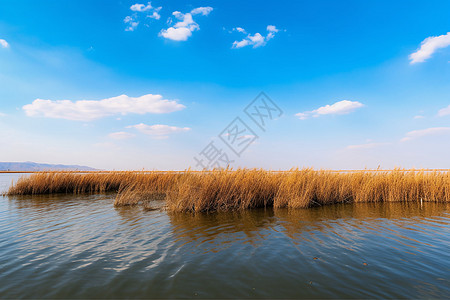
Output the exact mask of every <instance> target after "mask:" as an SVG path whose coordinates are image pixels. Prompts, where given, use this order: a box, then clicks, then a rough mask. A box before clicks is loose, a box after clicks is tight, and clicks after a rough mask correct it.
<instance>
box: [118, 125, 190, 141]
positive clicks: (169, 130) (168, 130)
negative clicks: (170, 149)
mask: <svg viewBox="0 0 450 300" xmlns="http://www.w3.org/2000/svg"><path fill="white" fill-rule="evenodd" d="M127 128H135V129H137V130H138V131H139V132H141V133H143V134H147V135H150V136H152V137H153V138H155V139H166V138H168V137H169V135H170V134H174V133H180V132H187V131H189V130H191V128H189V127H176V126H169V125H162V124H156V125H146V124H144V123H141V124H137V125H131V126H127Z"/></svg>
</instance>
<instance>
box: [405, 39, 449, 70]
mask: <svg viewBox="0 0 450 300" xmlns="http://www.w3.org/2000/svg"><path fill="white" fill-rule="evenodd" d="M448 46H450V32H447V34H444V35H440V36H430V37H428V38H426V39H424V40H423V41H422V43H421V44H420V48H419V50H417V51H416V52H414V53H412V54H411V55H410V56H409V59H410V60H411V62H410V63H411V64H415V63H420V62H424V61H425V60H427V59H428V58H430V57H431V55H433V53H434V52H436V50H438V49H441V48H446V47H448Z"/></svg>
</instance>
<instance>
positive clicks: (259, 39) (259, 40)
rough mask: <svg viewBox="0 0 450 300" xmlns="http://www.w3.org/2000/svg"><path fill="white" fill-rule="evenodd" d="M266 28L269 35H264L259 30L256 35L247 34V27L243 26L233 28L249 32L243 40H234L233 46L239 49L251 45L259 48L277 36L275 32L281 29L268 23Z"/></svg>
mask: <svg viewBox="0 0 450 300" xmlns="http://www.w3.org/2000/svg"><path fill="white" fill-rule="evenodd" d="M266 29H267V35H266V36H262V35H261V34H260V33H259V32H257V33H255V34H254V35H251V34H247V32H246V31H245V29H244V28H242V27H236V28H233V30H235V31H238V32H241V33H244V34H247V36H246V37H245V38H244V39H242V40H241V41H234V42H233V45H232V47H231V48H233V49H238V48H242V47H245V46H250V45H251V46H253V48H258V47H261V46H264V45H266V43H267V41H269V40H270V39H272V38H273V37H275V33H277V32H278V31H279V30H278V29H277V28H276V27H275V26H274V25H268V26H267V28H266Z"/></svg>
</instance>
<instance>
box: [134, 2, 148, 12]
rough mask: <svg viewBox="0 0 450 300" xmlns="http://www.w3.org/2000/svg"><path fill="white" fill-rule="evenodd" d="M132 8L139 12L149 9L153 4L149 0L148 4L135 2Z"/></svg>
mask: <svg viewBox="0 0 450 300" xmlns="http://www.w3.org/2000/svg"><path fill="white" fill-rule="evenodd" d="M130 9H131V10H132V11H139V12H144V11H148V10H151V9H152V4H151V3H150V2H148V4H147V6H146V5H145V4H139V3H136V4H133V5H131V6H130Z"/></svg>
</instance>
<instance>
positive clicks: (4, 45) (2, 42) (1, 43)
mask: <svg viewBox="0 0 450 300" xmlns="http://www.w3.org/2000/svg"><path fill="white" fill-rule="evenodd" d="M8 47H9V44H8V42H7V41H5V40H4V39H0V48H8Z"/></svg>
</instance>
